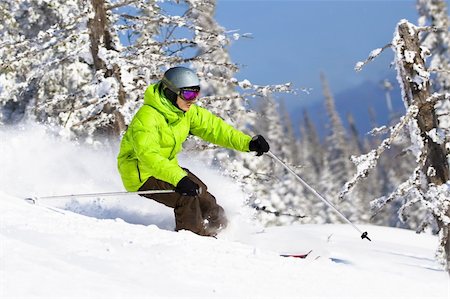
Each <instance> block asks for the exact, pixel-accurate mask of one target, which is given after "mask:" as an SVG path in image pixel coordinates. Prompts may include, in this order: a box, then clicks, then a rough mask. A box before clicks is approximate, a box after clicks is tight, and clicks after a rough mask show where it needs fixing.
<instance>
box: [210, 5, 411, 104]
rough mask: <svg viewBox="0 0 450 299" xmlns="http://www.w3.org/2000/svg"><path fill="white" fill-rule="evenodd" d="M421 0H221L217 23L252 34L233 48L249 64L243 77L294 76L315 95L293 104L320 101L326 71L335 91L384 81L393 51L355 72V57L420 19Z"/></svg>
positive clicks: (258, 80) (262, 80)
mask: <svg viewBox="0 0 450 299" xmlns="http://www.w3.org/2000/svg"><path fill="white" fill-rule="evenodd" d="M415 3H416V1H415V0H402V1H400V0H399V1H395V0H394V1H376V0H371V1H364V0H362V1H331V0H330V1H300V0H298V1H262V0H259V1H251V0H247V1H244V0H240V1H231V0H218V1H217V9H216V20H217V22H218V23H219V24H220V25H222V26H223V27H225V28H226V29H227V30H236V29H239V33H241V34H243V33H252V36H253V38H252V39H240V40H238V41H235V42H233V43H232V45H231V47H230V53H231V58H232V60H233V61H234V62H235V63H239V64H243V65H244V66H242V67H241V71H240V72H239V73H238V74H236V77H237V78H238V79H249V80H250V81H251V82H253V83H255V84H275V83H284V82H292V83H293V84H294V86H295V87H297V88H300V87H305V88H312V93H311V94H310V95H307V94H305V93H301V94H300V95H299V96H295V97H293V96H284V95H281V96H282V97H283V98H284V99H285V103H286V105H287V106H288V107H294V106H295V107H298V106H304V105H308V103H311V102H313V101H317V100H319V99H321V96H322V91H321V84H320V77H319V76H320V72H324V73H325V75H326V76H327V79H328V81H329V84H330V87H331V89H332V91H333V93H338V92H340V91H343V90H345V89H348V88H351V87H352V86H356V85H358V84H361V83H362V82H364V81H366V80H372V81H376V82H378V81H380V80H381V79H383V78H384V77H386V76H387V75H388V74H391V75H392V74H393V73H394V70H393V69H390V62H391V61H392V58H393V53H392V50H390V49H387V50H386V51H385V52H384V53H383V54H382V55H381V56H380V57H379V58H378V59H376V60H375V61H373V62H372V63H370V64H369V65H367V66H366V67H365V68H364V69H363V70H362V71H361V72H359V73H356V72H355V71H354V66H355V64H356V62H358V61H362V60H365V59H366V58H367V56H368V55H369V53H370V52H371V51H372V50H373V49H376V48H380V47H383V46H384V45H386V44H388V43H389V42H390V41H391V40H392V36H393V33H394V30H395V27H396V24H397V23H398V22H399V21H400V20H401V19H408V20H409V21H410V22H413V23H417V18H418V14H417V10H416V8H415Z"/></svg>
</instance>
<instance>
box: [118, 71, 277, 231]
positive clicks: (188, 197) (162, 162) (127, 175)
mask: <svg viewBox="0 0 450 299" xmlns="http://www.w3.org/2000/svg"><path fill="white" fill-rule="evenodd" d="M199 93H200V80H199V78H198V77H197V75H196V74H195V73H194V72H193V71H192V70H190V69H188V68H185V67H174V68H171V69H169V70H167V71H166V72H165V73H164V76H163V78H162V80H161V81H159V82H157V83H156V84H152V85H150V86H149V87H148V88H147V89H146V91H145V94H144V105H143V106H142V107H141V108H140V109H139V110H138V112H137V113H136V115H135V116H134V117H133V119H132V121H131V123H130V125H129V126H128V129H127V131H126V132H125V134H124V136H123V138H122V142H121V146H120V152H119V155H118V158H117V159H118V169H119V172H120V175H121V177H122V181H123V184H124V186H125V188H126V189H127V191H144V190H167V189H169V190H175V192H174V193H164V194H152V195H143V196H146V197H149V198H150V197H151V199H153V200H156V201H157V202H159V203H162V204H164V205H166V206H168V207H171V208H173V209H174V213H175V223H176V227H175V230H176V231H178V230H182V229H186V230H190V231H192V232H194V233H196V234H199V235H202V236H215V235H217V233H218V232H219V231H220V230H221V229H223V228H225V227H226V225H227V219H226V216H225V213H224V210H223V208H222V207H221V206H220V205H218V204H217V202H216V199H215V198H214V196H213V195H211V194H210V193H209V192H208V191H207V187H206V185H205V184H204V183H203V182H202V181H201V180H200V179H199V178H197V177H196V176H195V175H194V174H192V173H191V172H190V171H189V170H188V169H184V168H181V167H180V166H179V165H178V159H177V154H178V153H179V152H180V151H181V150H182V143H183V142H184V141H185V140H186V138H187V137H188V135H189V134H192V135H195V136H198V137H200V138H202V139H203V140H205V141H208V142H211V143H214V144H217V145H220V146H223V147H227V148H231V149H234V150H238V151H242V152H248V151H255V152H257V153H258V154H257V155H258V156H260V155H262V154H263V153H265V152H268V151H269V144H268V143H267V141H266V140H265V139H264V137H262V136H261V135H258V136H255V137H253V138H252V137H251V136H249V135H247V134H244V133H243V132H241V131H239V130H237V129H235V128H233V127H232V126H230V125H229V124H227V123H226V122H225V121H223V120H222V119H221V118H219V117H217V116H215V115H213V114H212V113H211V112H209V111H208V110H206V109H204V108H201V107H199V106H197V105H195V102H196V101H197V100H198V97H199Z"/></svg>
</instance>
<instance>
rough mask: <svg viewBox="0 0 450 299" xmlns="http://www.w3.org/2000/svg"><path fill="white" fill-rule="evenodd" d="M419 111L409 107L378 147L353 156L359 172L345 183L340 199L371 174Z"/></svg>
mask: <svg viewBox="0 0 450 299" xmlns="http://www.w3.org/2000/svg"><path fill="white" fill-rule="evenodd" d="M418 113H419V109H418V107H417V106H415V105H412V106H411V107H409V108H408V111H407V112H406V115H405V116H403V117H402V118H401V119H400V122H399V123H397V124H396V125H395V126H394V127H393V128H392V129H391V135H390V136H389V137H388V138H386V139H384V140H383V141H382V142H381V144H380V145H379V146H378V148H376V149H373V150H372V151H370V152H369V153H367V154H365V155H362V156H359V157H354V156H352V161H353V163H355V165H356V167H357V172H356V174H355V175H354V176H353V178H351V179H350V180H349V181H348V182H347V183H345V185H344V187H343V189H342V191H341V192H340V193H339V199H340V200H344V197H345V196H346V195H347V194H348V193H349V192H350V191H351V190H352V189H353V188H354V187H355V185H356V184H357V183H358V182H359V181H360V180H361V179H362V178H365V177H366V176H367V175H368V174H369V172H370V170H371V169H373V168H375V166H376V165H377V162H378V159H379V158H380V156H381V154H382V153H383V152H384V151H385V150H386V149H388V148H389V147H390V146H391V144H392V143H393V141H394V140H395V138H396V137H397V136H398V135H399V134H400V133H401V132H402V130H403V128H404V127H405V126H406V125H407V124H408V123H409V122H410V121H411V120H412V119H414V118H415V117H416V116H417V114H418Z"/></svg>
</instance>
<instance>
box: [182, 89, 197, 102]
mask: <svg viewBox="0 0 450 299" xmlns="http://www.w3.org/2000/svg"><path fill="white" fill-rule="evenodd" d="M199 94H200V90H198V89H182V90H180V97H181V98H182V99H183V100H185V101H187V102H193V101H195V100H197V98H198V96H199Z"/></svg>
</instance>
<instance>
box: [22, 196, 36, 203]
mask: <svg viewBox="0 0 450 299" xmlns="http://www.w3.org/2000/svg"><path fill="white" fill-rule="evenodd" d="M24 200H25V201H26V202H28V203H29V204H32V205H34V204H36V200H37V198H36V197H27V198H24Z"/></svg>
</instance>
